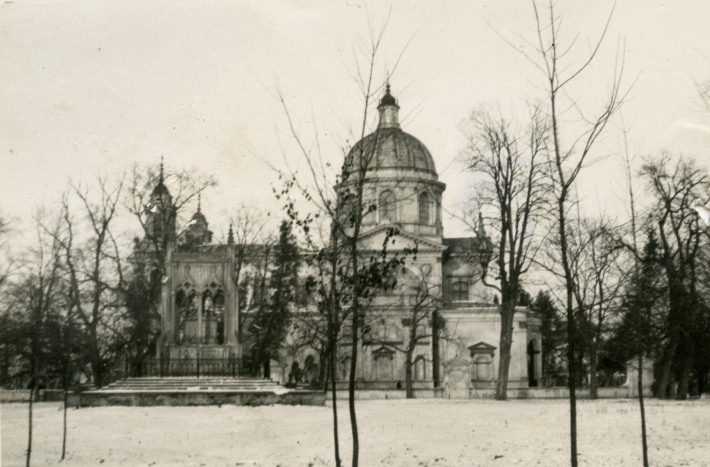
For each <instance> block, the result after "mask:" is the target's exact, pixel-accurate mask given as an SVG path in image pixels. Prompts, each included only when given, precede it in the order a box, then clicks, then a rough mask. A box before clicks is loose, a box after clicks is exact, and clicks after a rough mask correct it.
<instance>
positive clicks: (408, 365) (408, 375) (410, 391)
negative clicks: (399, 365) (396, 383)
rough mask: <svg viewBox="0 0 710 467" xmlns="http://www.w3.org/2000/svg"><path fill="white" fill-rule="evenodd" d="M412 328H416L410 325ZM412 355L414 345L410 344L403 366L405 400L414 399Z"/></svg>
mask: <svg viewBox="0 0 710 467" xmlns="http://www.w3.org/2000/svg"><path fill="white" fill-rule="evenodd" d="M412 327H413V328H416V326H415V325H414V324H412ZM413 354H414V343H413V342H410V344H409V348H408V349H407V353H406V362H405V364H404V386H405V388H406V393H407V399H414V388H413V387H412V356H413Z"/></svg>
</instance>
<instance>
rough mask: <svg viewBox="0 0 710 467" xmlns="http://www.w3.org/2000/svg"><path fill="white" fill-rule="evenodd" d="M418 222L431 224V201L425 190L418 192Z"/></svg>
mask: <svg viewBox="0 0 710 467" xmlns="http://www.w3.org/2000/svg"><path fill="white" fill-rule="evenodd" d="M419 223H420V224H424V225H429V224H431V202H430V200H429V193H427V192H426V191H425V192H423V193H420V194H419Z"/></svg>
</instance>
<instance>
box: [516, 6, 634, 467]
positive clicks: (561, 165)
mask: <svg viewBox="0 0 710 467" xmlns="http://www.w3.org/2000/svg"><path fill="white" fill-rule="evenodd" d="M532 3H533V10H534V13H535V21H536V24H537V38H536V41H535V42H536V43H535V44H532V46H533V47H534V49H535V50H534V54H528V53H527V52H526V51H525V50H524V49H523V50H521V49H519V48H518V47H516V46H514V45H513V44H512V43H511V42H510V41H507V42H508V44H510V45H511V46H512V47H514V48H515V50H518V51H520V52H521V53H522V54H523V55H524V56H525V57H526V58H527V59H528V60H529V61H530V62H531V63H532V64H533V65H534V66H535V67H536V68H537V69H538V70H540V71H541V72H542V74H543V76H544V78H545V83H546V86H545V93H546V94H547V101H548V103H549V110H548V117H549V119H550V131H551V137H552V148H551V149H552V150H551V153H552V154H551V157H550V175H551V177H550V179H551V182H552V186H553V199H554V204H555V208H554V210H553V212H554V214H555V215H554V217H555V219H554V226H553V229H555V230H556V231H557V241H556V245H555V246H554V247H555V248H558V249H559V252H560V255H559V257H560V265H559V266H560V268H561V271H562V275H563V277H564V279H563V281H562V284H563V286H564V289H565V296H564V307H565V312H566V315H567V338H568V347H567V354H568V366H569V372H570V378H569V381H570V382H569V392H570V397H569V400H570V447H571V449H570V461H571V465H572V466H573V467H576V466H577V465H578V460H577V396H576V384H577V365H576V362H577V358H578V356H577V352H578V350H577V340H578V338H577V335H576V334H577V329H576V323H575V316H574V312H575V308H576V307H575V303H574V288H575V278H574V275H573V271H572V267H571V263H570V258H569V238H568V235H569V234H568V229H569V226H568V215H569V209H570V201H571V195H572V193H571V191H572V189H573V187H574V184H575V182H576V180H577V178H578V177H579V174H580V172H581V171H582V169H583V168H584V167H586V166H587V165H588V164H589V163H591V162H592V161H591V158H592V157H593V156H592V154H593V149H594V147H595V146H596V143H597V142H598V141H599V138H600V136H601V135H602V134H603V133H604V130H605V129H606V127H607V124H608V123H609V121H610V119H611V117H612V116H613V115H614V114H615V113H616V112H617V111H618V110H619V108H620V107H621V105H622V104H623V102H624V100H625V97H626V95H627V94H628V91H626V92H623V91H622V88H621V78H622V75H623V59H622V60H621V63H620V65H619V64H617V65H616V66H615V68H614V75H613V78H612V84H611V86H610V89H609V94H608V97H607V98H606V100H605V101H604V103H603V106H602V109H601V110H600V111H598V112H597V114H596V116H595V117H589V116H587V115H586V113H585V112H584V111H583V110H582V108H581V106H580V103H579V101H578V99H575V98H574V97H571V96H570V94H569V88H570V87H571V84H573V83H575V82H576V81H577V80H578V79H579V78H580V77H581V76H582V74H583V73H584V72H585V70H587V69H588V68H589V65H590V64H591V63H592V61H593V60H594V58H595V57H596V56H597V53H598V52H599V49H600V48H601V45H602V42H603V40H604V37H605V36H606V32H607V30H608V27H609V23H610V22H611V18H612V15H613V9H612V12H611V13H610V15H609V18H608V20H607V23H606V25H605V26H604V29H603V31H602V33H601V35H600V38H599V40H597V41H596V42H594V43H593V44H592V48H591V52H590V53H589V54H588V55H587V57H586V58H585V59H583V60H582V61H581V62H576V61H574V59H573V58H572V57H571V56H570V55H569V54H570V52H571V50H572V49H573V46H574V42H575V41H572V42H571V43H570V44H569V45H564V44H563V42H564V38H563V36H562V35H561V30H562V16H560V15H558V14H557V13H556V12H555V4H554V3H553V2H549V4H548V6H547V10H548V14H547V15H545V18H543V16H542V15H541V11H540V9H539V8H538V5H537V3H536V2H535V1H534V0H533V2H532ZM527 43H530V42H527ZM629 89H630V88H629ZM564 99H567V100H569V101H570V104H569V107H568V108H567V109H566V110H565V109H564V107H563V106H564V104H563V102H562V101H563V100H564ZM570 109H571V110H573V111H577V112H578V114H579V122H578V123H577V124H573V123H572V122H571V121H567V122H565V120H564V118H563V117H564V115H565V113H566V112H567V111H569V110H570ZM575 130H577V135H576V136H574V135H572V136H571V137H567V133H568V132H570V133H572V132H574V131H575ZM563 132H564V135H565V136H566V138H565V140H566V141H570V143H564V142H563V141H562V134H563Z"/></svg>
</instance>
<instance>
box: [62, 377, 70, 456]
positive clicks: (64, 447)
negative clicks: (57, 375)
mask: <svg viewBox="0 0 710 467" xmlns="http://www.w3.org/2000/svg"><path fill="white" fill-rule="evenodd" d="M68 394H69V388H68V387H66V386H65V387H64V421H63V424H62V459H61V460H64V456H65V455H66V452H67V399H68Z"/></svg>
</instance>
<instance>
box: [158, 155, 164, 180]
mask: <svg viewBox="0 0 710 467" xmlns="http://www.w3.org/2000/svg"><path fill="white" fill-rule="evenodd" d="M159 180H160V183H161V184H162V183H163V181H164V180H165V178H164V177H163V156H160V179H159Z"/></svg>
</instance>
